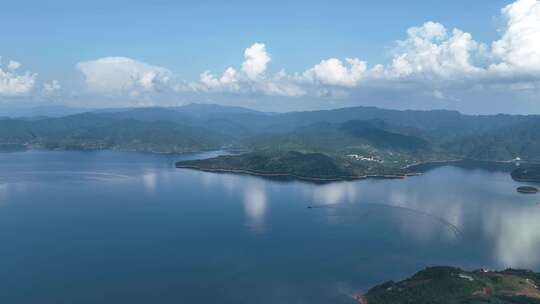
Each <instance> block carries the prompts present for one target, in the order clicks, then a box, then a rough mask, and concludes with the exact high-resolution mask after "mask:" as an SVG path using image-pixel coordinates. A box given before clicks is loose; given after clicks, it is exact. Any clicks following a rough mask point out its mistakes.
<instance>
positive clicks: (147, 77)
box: [76, 57, 172, 96]
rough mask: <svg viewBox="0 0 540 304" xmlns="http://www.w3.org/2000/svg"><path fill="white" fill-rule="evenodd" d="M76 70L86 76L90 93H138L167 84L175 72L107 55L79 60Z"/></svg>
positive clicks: (132, 94) (135, 94) (137, 94)
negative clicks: (83, 60)
mask: <svg viewBox="0 0 540 304" xmlns="http://www.w3.org/2000/svg"><path fill="white" fill-rule="evenodd" d="M76 67H77V69H78V70H79V71H80V72H81V73H82V74H83V75H84V77H85V83H86V87H87V89H88V90H89V91H90V92H91V93H97V94H105V95H123V94H128V95H130V96H139V95H140V94H143V93H149V92H153V91H155V90H156V89H158V88H160V87H166V86H167V85H168V83H169V81H170V79H171V75H172V73H171V72H170V71H169V70H167V69H165V68H162V67H159V66H154V65H150V64H147V63H144V62H140V61H136V60H134V59H131V58H126V57H105V58H99V59H96V60H92V61H86V62H80V63H78V64H77V65H76Z"/></svg>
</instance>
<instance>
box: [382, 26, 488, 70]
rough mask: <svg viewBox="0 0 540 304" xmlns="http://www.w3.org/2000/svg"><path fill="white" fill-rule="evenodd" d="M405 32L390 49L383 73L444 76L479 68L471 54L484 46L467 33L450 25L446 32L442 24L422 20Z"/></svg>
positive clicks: (476, 52) (479, 50) (478, 51)
mask: <svg viewBox="0 0 540 304" xmlns="http://www.w3.org/2000/svg"><path fill="white" fill-rule="evenodd" d="M407 35H408V37H407V39H406V40H403V41H399V42H398V46H397V47H396V48H395V50H394V53H395V54H394V57H393V60H392V63H391V64H390V66H388V67H387V68H386V70H385V73H386V76H387V77H391V78H404V77H419V78H423V79H426V78H428V79H429V78H442V79H448V78H452V77H456V76H462V75H463V73H466V74H471V73H476V72H479V71H480V69H479V68H478V67H476V66H475V65H474V64H473V63H472V60H471V58H472V57H473V54H478V53H480V52H482V51H483V49H484V47H483V46H482V45H481V44H479V43H477V42H476V41H474V40H473V39H472V35H471V34H469V33H466V32H463V31H461V30H459V29H454V30H453V31H452V33H451V34H450V35H449V34H448V32H447V30H446V28H445V27H444V26H443V25H442V24H440V23H435V22H426V23H424V24H423V25H422V26H420V27H412V28H409V29H408V30H407Z"/></svg>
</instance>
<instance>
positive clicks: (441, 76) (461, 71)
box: [0, 0, 540, 101]
mask: <svg viewBox="0 0 540 304" xmlns="http://www.w3.org/2000/svg"><path fill="white" fill-rule="evenodd" d="M501 15H502V17H503V19H504V21H505V22H504V26H503V27H502V28H501V29H500V38H498V40H496V41H492V42H479V41H477V40H475V39H474V37H473V35H472V34H471V33H468V32H466V31H464V30H462V29H458V28H454V29H449V28H446V27H445V26H444V25H443V24H441V23H438V22H435V21H428V22H425V23H423V24H421V25H418V26H413V27H410V28H409V29H407V31H406V33H405V36H404V38H403V39H401V40H397V41H396V42H395V44H394V47H393V49H392V52H391V57H390V59H389V60H388V62H386V63H371V64H368V62H366V61H364V60H361V59H359V57H350V58H344V59H340V58H334V57H330V58H327V59H323V60H321V61H320V62H318V63H316V64H315V65H313V66H310V67H307V68H306V69H305V70H304V71H300V72H296V73H292V74H288V73H286V72H284V71H283V70H282V71H280V72H278V73H274V74H272V73H271V72H270V71H269V65H270V63H271V61H272V59H271V56H270V54H269V53H268V51H267V46H266V45H265V44H264V43H261V42H256V43H254V44H252V45H251V46H249V47H247V48H246V49H245V50H244V52H243V61H242V62H241V63H240V65H239V66H236V67H233V66H231V67H228V68H227V69H226V70H225V71H223V72H222V73H217V74H214V73H212V72H211V71H205V72H203V73H201V74H200V76H199V79H198V80H197V81H192V82H173V81H172V79H173V78H174V77H173V74H172V73H171V72H170V71H169V70H167V69H165V68H162V67H158V66H153V65H150V64H147V63H143V62H139V61H136V60H133V59H130V58H124V57H106V58H100V59H97V60H94V61H88V62H81V63H79V64H77V69H78V70H79V71H81V72H82V73H83V75H84V77H85V82H86V86H87V88H88V90H89V91H90V92H93V93H98V94H108V95H123V94H128V95H129V96H140V95H145V94H147V93H148V94H149V93H153V92H156V91H160V90H162V89H163V90H168V89H171V90H172V91H175V92H191V93H208V92H210V93H212V92H217V93H220V92H226V93H234V94H263V95H270V96H289V97H297V96H314V97H318V98H326V99H344V98H346V97H347V96H348V95H349V94H357V95H358V94H364V93H363V92H368V91H369V90H378V92H380V91H381V90H387V91H390V90H391V91H392V92H395V91H396V90H402V91H403V90H409V92H416V94H417V95H418V96H424V97H425V98H430V99H435V100H442V101H457V100H460V99H459V98H457V97H455V96H452V95H453V94H454V92H456V91H462V90H461V89H471V90H475V91H478V90H481V89H493V88H504V89H509V91H516V92H517V91H526V90H529V91H531V90H538V89H539V88H540V1H537V0H517V1H515V2H513V3H511V4H509V5H507V6H506V7H504V8H502V10H501ZM18 67H19V65H18V63H16V62H14V63H13V64H12V63H10V64H8V67H7V69H6V70H5V71H2V73H4V74H5V73H8V74H14V71H15V70H16V69H17V68H18ZM10 77H11V78H13V76H10ZM27 77H28V78H32V77H33V76H32V75H27ZM4 78H6V76H4ZM0 79H2V78H0ZM4 82H5V81H4ZM400 92H401V91H400ZM364 96H367V94H365V95H364Z"/></svg>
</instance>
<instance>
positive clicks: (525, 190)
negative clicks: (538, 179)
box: [517, 186, 539, 194]
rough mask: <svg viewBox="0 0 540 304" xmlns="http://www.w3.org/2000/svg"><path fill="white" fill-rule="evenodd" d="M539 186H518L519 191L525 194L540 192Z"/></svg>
mask: <svg viewBox="0 0 540 304" xmlns="http://www.w3.org/2000/svg"><path fill="white" fill-rule="evenodd" d="M538 191H539V190H538V188H536V187H532V186H522V187H518V188H517V192H519V193H525V194H535V193H538Z"/></svg>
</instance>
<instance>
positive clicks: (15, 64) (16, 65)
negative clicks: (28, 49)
mask: <svg viewBox="0 0 540 304" xmlns="http://www.w3.org/2000/svg"><path fill="white" fill-rule="evenodd" d="M20 67H21V63H20V62H18V61H14V60H10V61H9V63H8V65H7V68H8V70H10V71H15V70H16V69H18V68H20Z"/></svg>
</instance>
